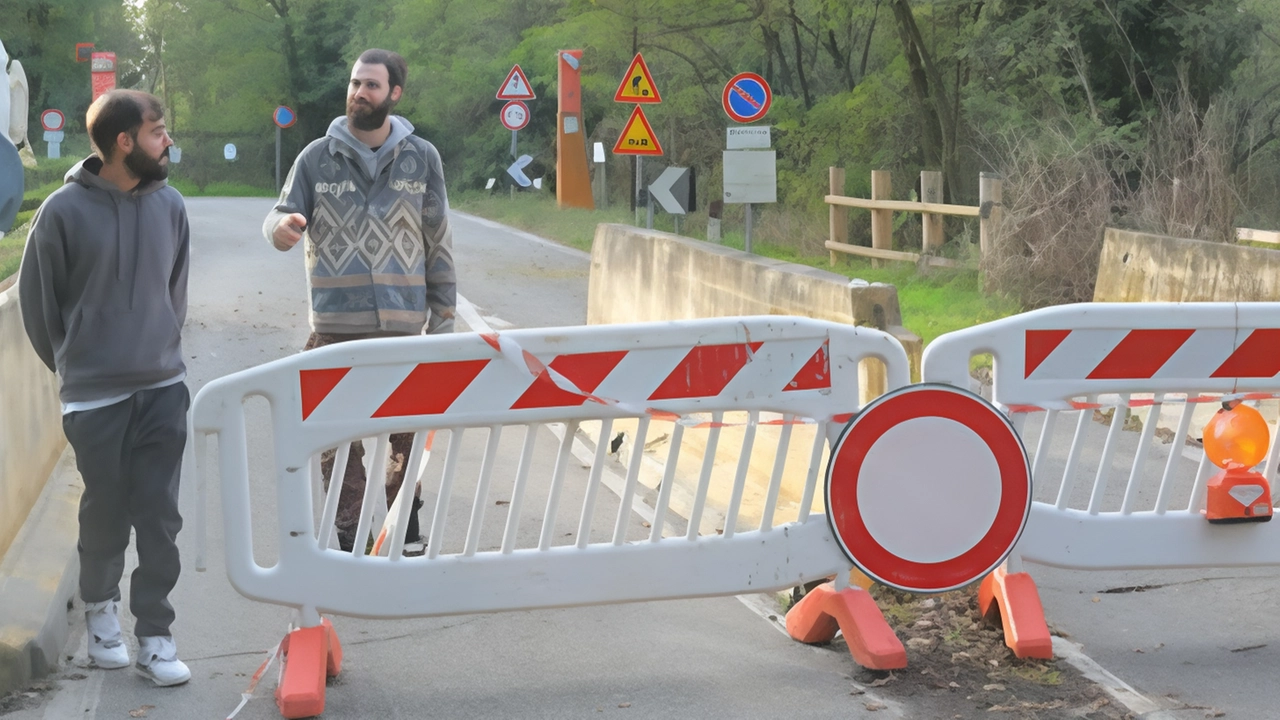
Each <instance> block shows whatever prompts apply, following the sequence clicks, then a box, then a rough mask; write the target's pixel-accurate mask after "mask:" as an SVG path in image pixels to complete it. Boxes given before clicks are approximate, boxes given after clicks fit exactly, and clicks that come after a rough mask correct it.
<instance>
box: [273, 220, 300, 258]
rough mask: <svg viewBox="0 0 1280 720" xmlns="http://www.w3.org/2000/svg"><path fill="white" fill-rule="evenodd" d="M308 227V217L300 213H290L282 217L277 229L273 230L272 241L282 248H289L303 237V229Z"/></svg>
mask: <svg viewBox="0 0 1280 720" xmlns="http://www.w3.org/2000/svg"><path fill="white" fill-rule="evenodd" d="M306 228H307V219H306V218H305V217H303V216H301V215H299V214H298V213H290V214H288V215H285V216H284V217H282V218H280V222H278V223H276V229H275V230H273V231H272V232H271V241H272V242H273V243H274V244H275V246H276V247H277V248H279V249H281V250H288V249H289V248H291V247H293V246H294V245H297V244H298V241H299V240H301V239H302V231H303V230H305V229H306Z"/></svg>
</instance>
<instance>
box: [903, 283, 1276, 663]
mask: <svg viewBox="0 0 1280 720" xmlns="http://www.w3.org/2000/svg"><path fill="white" fill-rule="evenodd" d="M982 354H990V355H991V356H992V358H993V361H994V363H993V364H994V367H993V373H992V374H993V388H992V399H993V400H994V402H995V403H996V404H997V405H998V406H1001V407H1003V408H1004V409H1006V411H1007V412H1008V413H1009V414H1010V416H1011V418H1012V420H1013V422H1014V425H1015V426H1016V427H1018V429H1019V431H1020V432H1021V433H1022V436H1023V438H1024V441H1026V442H1027V444H1028V447H1030V446H1031V444H1032V442H1033V441H1034V444H1035V452H1034V454H1033V464H1032V475H1033V477H1034V480H1035V502H1034V503H1033V504H1032V508H1031V515H1030V518H1029V520H1028V522H1027V527H1026V531H1025V532H1024V533H1023V535H1022V537H1021V539H1020V540H1019V542H1018V544H1017V546H1016V548H1015V550H1014V552H1013V553H1012V554H1011V555H1010V557H1009V560H1008V564H1007V567H1005V568H1001V569H1000V570H999V571H997V572H996V573H993V574H992V575H991V576H989V577H988V578H987V579H986V580H984V583H983V585H982V590H981V591H980V597H981V600H982V603H983V606H984V609H985V610H989V611H991V612H995V611H996V610H999V611H1000V612H1001V614H1002V618H1003V620H1004V622H1005V631H1006V641H1007V642H1008V643H1009V645H1010V647H1012V648H1013V649H1014V651H1015V652H1017V654H1018V655H1019V656H1023V657H1026V656H1037V657H1048V656H1050V655H1051V654H1052V649H1051V644H1050V639H1049V635H1048V628H1047V626H1046V625H1045V622H1044V618H1043V613H1042V610H1041V608H1040V601H1039V597H1038V594H1037V592H1036V590H1035V585H1034V583H1033V582H1032V581H1031V579H1030V576H1028V575H1027V574H1026V573H1025V572H1022V571H1021V564H1020V561H1021V560H1031V561H1035V562H1039V563H1043V564H1047V565H1054V566H1058V567H1066V568H1079V569H1130V568H1189V567H1229V566H1259V565H1278V564H1280V526H1277V525H1276V524H1274V523H1250V524H1248V525H1214V524H1210V523H1208V522H1207V521H1206V520H1205V517H1204V515H1203V514H1202V512H1201V511H1202V510H1203V509H1204V507H1205V497H1206V485H1207V481H1208V479H1209V476H1210V475H1211V474H1212V473H1213V472H1214V470H1215V468H1214V466H1212V465H1211V464H1210V463H1209V462H1208V460H1207V458H1206V457H1205V456H1204V453H1203V452H1202V451H1201V450H1200V449H1199V447H1198V446H1196V445H1194V444H1192V445H1189V444H1188V436H1189V433H1197V432H1198V426H1199V425H1201V424H1203V422H1204V420H1205V419H1206V415H1207V414H1208V413H1212V412H1213V411H1214V410H1216V409H1217V407H1218V403H1220V402H1222V401H1224V400H1232V399H1235V400H1244V401H1245V402H1256V401H1260V400H1268V399H1271V398H1275V397H1277V396H1280V303H1141V304H1138V303H1088V304H1079V305H1065V306H1059V307H1052V308H1046V309H1044V310H1038V311H1035V312H1030V313H1025V314H1022V315H1018V316H1015V317H1010V318H1005V319H1003V320H998V321H996V322H991V323H986V324H984V325H979V326H976V327H973V328H968V329H966V330H960V331H957V332H953V333H948V334H946V335H943V336H942V337H939V338H937V339H936V340H934V341H933V343H931V344H930V345H929V347H928V348H926V350H925V353H924V362H923V376H924V380H925V381H926V382H944V383H950V384H952V385H955V386H959V387H969V385H970V382H971V381H970V377H969V368H970V358H972V357H973V356H975V355H982ZM1197 408H1203V410H1202V411H1201V412H1200V413H1198V414H1197V412H1196V410H1197ZM1134 411H1137V412H1136V413H1134ZM1131 413H1133V414H1134V416H1133V417H1131V416H1130V415H1131ZM1062 415H1069V416H1072V419H1074V420H1075V424H1074V432H1073V433H1058V432H1056V430H1057V428H1058V421H1059V419H1060V417H1061V416H1062ZM1197 418H1199V419H1198V420H1197ZM1095 419H1096V420H1098V421H1101V422H1095ZM1273 420H1274V418H1273ZM1193 421H1194V422H1193ZM1104 423H1109V427H1107V429H1106V430H1105V432H1104V431H1103V430H1102V427H1101V426H1102V424H1104ZM1095 426H1097V427H1095ZM1064 429H1069V428H1064ZM1126 429H1128V430H1130V432H1126ZM1191 440H1192V441H1194V440H1195V438H1194V437H1193V438H1191ZM1276 461H1277V444H1276V443H1273V444H1272V447H1271V451H1270V454H1269V458H1268V460H1267V461H1266V465H1265V469H1264V470H1263V474H1264V475H1265V476H1266V477H1267V478H1268V480H1270V481H1271V483H1272V486H1273V487H1274V486H1275V473H1276ZM1089 475H1092V478H1091V481H1090V478H1089V477H1088V476H1089ZM1081 476H1084V478H1085V479H1084V481H1083V482H1078V480H1080V478H1081ZM1113 476H1118V477H1113Z"/></svg>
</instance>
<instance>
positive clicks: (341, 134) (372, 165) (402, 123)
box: [325, 115, 413, 180]
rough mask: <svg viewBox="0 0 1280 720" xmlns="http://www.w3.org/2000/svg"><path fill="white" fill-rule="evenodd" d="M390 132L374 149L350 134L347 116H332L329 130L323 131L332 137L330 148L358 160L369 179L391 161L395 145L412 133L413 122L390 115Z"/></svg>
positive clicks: (374, 176) (375, 175) (376, 175)
mask: <svg viewBox="0 0 1280 720" xmlns="http://www.w3.org/2000/svg"><path fill="white" fill-rule="evenodd" d="M390 119H391V134H390V135H388V136H387V141H386V142H384V143H382V147H380V148H378V149H377V150H374V149H372V148H370V147H369V146H368V145H365V144H364V143H362V142H360V140H358V139H356V136H355V135H352V134H351V129H350V128H349V127H347V117H346V116H345V115H343V116H342V117H338V118H334V119H333V122H331V123H329V131H328V132H327V133H325V135H327V136H328V137H330V138H332V139H333V141H334V142H332V143H331V144H330V148H331V149H334V150H335V151H338V152H345V153H346V154H347V155H349V156H350V157H351V158H353V159H355V160H358V161H359V162H360V166H361V167H363V168H364V171H365V172H366V173H368V175H369V179H370V180H372V179H374V178H376V177H378V174H379V173H381V172H382V168H383V167H385V166H386V164H387V163H389V162H391V157H392V155H393V154H394V151H395V147H396V145H398V144H399V143H400V141H401V140H403V139H405V138H406V137H408V136H410V135H412V134H413V123H410V122H409V121H408V120H405V119H404V118H402V117H400V116H399V115H392V116H391V118H390Z"/></svg>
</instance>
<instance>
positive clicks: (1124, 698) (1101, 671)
mask: <svg viewBox="0 0 1280 720" xmlns="http://www.w3.org/2000/svg"><path fill="white" fill-rule="evenodd" d="M1053 654H1054V656H1055V657H1059V658H1062V659H1063V660H1066V661H1067V662H1068V663H1070V664H1071V665H1072V666H1073V667H1075V668H1076V669H1077V670H1079V671H1080V674H1081V675H1083V676H1085V678H1087V679H1088V680H1091V681H1093V682H1094V683H1095V684H1096V685H1098V686H1099V687H1101V688H1102V689H1103V690H1105V691H1106V692H1107V694H1108V695H1110V696H1111V697H1112V698H1113V699H1115V700H1116V701H1117V702H1119V703H1120V704H1121V705H1124V706H1125V708H1127V709H1128V710H1129V712H1131V713H1133V714H1134V715H1137V716H1139V717H1142V718H1147V719H1148V720H1172V716H1171V715H1169V714H1168V710H1169V708H1166V707H1165V706H1163V705H1161V704H1160V703H1158V702H1156V701H1155V700H1152V699H1151V698H1149V697H1147V696H1145V695H1143V694H1142V693H1140V692H1138V691H1137V690H1135V689H1133V686H1131V685H1129V683H1126V682H1125V681H1123V680H1121V679H1120V678H1118V677H1116V676H1115V675H1114V674H1112V673H1111V671H1109V670H1107V669H1106V668H1104V667H1102V666H1101V665H1099V664H1098V663H1097V662H1096V661H1095V660H1094V659H1093V658H1091V657H1089V656H1088V655H1085V654H1084V648H1083V647H1082V646H1081V645H1079V644H1078V643H1074V642H1072V641H1070V640H1067V639H1066V638H1064V637H1060V636H1058V635H1054V636H1053Z"/></svg>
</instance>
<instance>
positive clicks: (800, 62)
mask: <svg viewBox="0 0 1280 720" xmlns="http://www.w3.org/2000/svg"><path fill="white" fill-rule="evenodd" d="M790 10H791V42H792V43H793V44H794V45H795V51H796V75H797V76H798V77H799V78H800V92H801V93H802V94H803V96H804V109H805V110H812V109H813V98H812V97H811V96H810V95H809V81H808V79H806V78H805V75H804V56H803V54H802V52H803V51H802V48H801V47H800V18H798V17H796V0H791V1H790Z"/></svg>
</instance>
